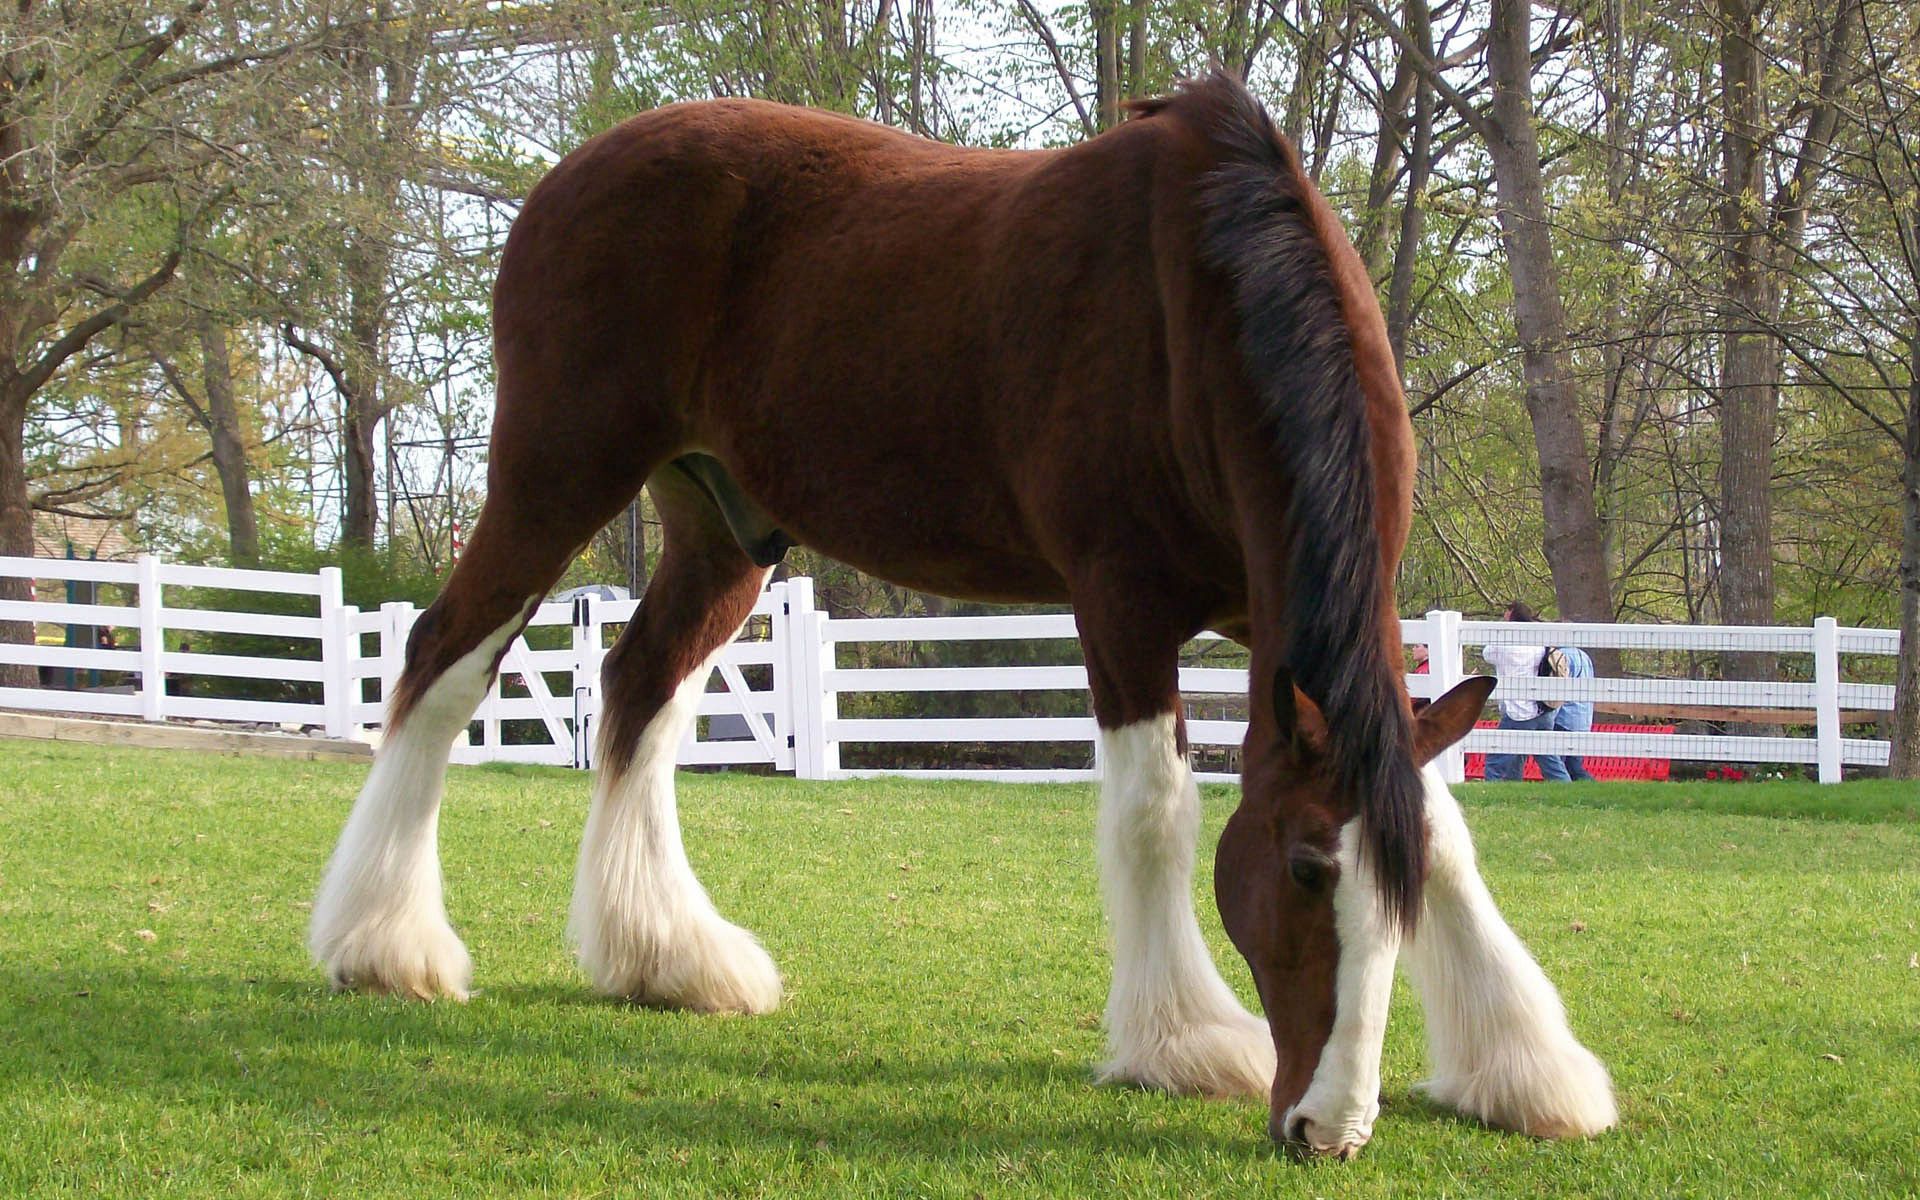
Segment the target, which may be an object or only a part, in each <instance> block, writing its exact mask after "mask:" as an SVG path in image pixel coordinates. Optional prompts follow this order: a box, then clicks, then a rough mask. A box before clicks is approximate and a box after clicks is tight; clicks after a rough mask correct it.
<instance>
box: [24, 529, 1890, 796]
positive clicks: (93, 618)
mask: <svg viewBox="0 0 1920 1200" xmlns="http://www.w3.org/2000/svg"><path fill="white" fill-rule="evenodd" d="M3 576H13V577H16V578H26V579H30V580H40V581H54V582H62V583H64V582H65V581H76V582H77V583H79V584H81V585H84V586H86V587H89V588H97V587H100V586H102V585H104V586H107V587H114V588H118V589H121V590H123V591H124V592H125V593H126V594H127V600H126V602H124V603H115V604H105V603H100V602H98V597H97V596H96V597H93V598H92V599H89V600H79V601H51V600H39V599H34V600H0V620H12V621H30V622H36V623H38V624H40V625H41V626H43V627H46V626H51V627H54V628H57V629H60V630H65V631H68V632H71V631H72V630H75V629H91V630H108V631H113V636H112V637H110V638H107V639H104V640H106V641H108V642H110V643H112V644H106V645H102V644H94V645H82V646H73V645H43V644H27V645H23V644H19V643H4V642H0V663H16V664H25V665H29V666H33V667H36V668H39V669H41V671H42V672H43V674H44V675H46V678H44V679H43V681H42V682H43V686H41V687H35V688H22V687H0V707H11V708H24V709H37V710H41V711H55V712H75V713H92V714H101V715H107V716H122V717H138V718H141V719H144V720H149V721H158V720H165V719H174V718H178V719H199V720H216V721H243V722H255V723H268V724H293V725H299V726H302V727H311V728H317V729H321V730H324V731H325V732H326V733H328V734H330V735H332V736H335V737H366V738H368V739H369V740H371V739H373V738H375V737H377V734H375V733H374V732H373V731H375V730H377V728H378V727H379V725H380V724H381V722H382V720H383V718H384V709H385V703H386V699H387V697H388V696H389V695H390V694H391V691H392V688H393V685H394V683H395V682H396V681H397V680H398V678H399V675H400V670H401V667H402V665H403V663H404V660H405V651H406V640H407V635H408V633H409V632H411V630H412V628H413V623H414V621H415V620H416V619H417V618H418V616H419V610H417V609H415V608H414V607H413V606H412V605H410V604H386V605H383V606H382V607H381V608H379V609H378V610H375V611H370V612H362V611H360V610H358V609H356V608H353V607H351V606H348V605H346V604H344V603H343V602H342V598H341V578H340V572H339V571H338V570H337V569H333V568H328V569H325V570H322V571H320V572H318V573H316V574H313V575H301V574H293V573H288V572H278V571H242V570H230V569H226V568H218V567H189V566H178V565H174V564H171V563H163V562H161V561H159V560H158V559H156V558H153V557H151V556H147V557H142V558H141V559H139V560H138V561H137V562H131V563H104V562H90V561H84V562H83V561H75V560H61V559H25V558H0V577H3ZM169 589H220V590H222V591H225V592H234V593H239V594H240V595H241V596H248V595H258V596H272V597H274V598H275V599H274V601H273V603H274V604H276V605H277V606H278V607H281V608H285V607H289V606H292V607H298V608H300V609H301V611H300V612H297V613H292V614H286V613H269V612H259V611H244V610H241V609H239V608H234V607H228V608H209V607H206V606H205V604H204V603H200V604H196V605H195V606H193V607H187V606H185V605H183V604H180V603H178V602H177V601H178V600H179V599H180V597H178V595H176V596H175V597H174V599H175V601H176V602H175V603H168V596H167V593H168V590H169ZM289 598H291V600H289ZM201 599H202V600H203V601H204V599H205V598H204V597H202V598H201ZM636 607H637V602H635V601H632V600H621V601H607V600H598V599H592V598H581V599H578V600H575V601H573V602H571V603H560V604H543V605H541V606H539V607H538V608H537V609H535V611H534V614H533V617H532V619H531V620H530V621H529V622H528V631H527V634H526V635H523V636H522V637H520V638H517V639H515V641H514V643H513V644H512V646H511V647H510V648H509V649H508V651H507V654H506V657H505V658H504V660H503V661H502V663H501V672H500V678H499V679H497V680H496V681H495V682H494V684H493V686H492V688H491V689H489V692H488V695H487V698H486V700H485V701H484V702H483V703H482V705H481V706H480V709H479V711H478V712H477V713H476V714H475V715H474V721H473V724H472V726H471V727H470V734H469V737H468V739H467V740H466V742H465V743H464V744H462V745H460V746H457V747H456V748H455V751H454V758H455V761H459V762H489V761H494V762H497V761H513V762H533V763H552V764H557V765H562V766H576V767H579V766H589V765H591V763H592V756H593V733H594V729H595V726H596V721H597V717H598V714H599V706H600V696H599V686H600V682H599V681H600V667H601V663H602V660H603V659H604V658H605V657H606V654H607V650H608V649H609V647H610V646H611V644H612V640H613V638H614V637H615V636H617V633H618V631H619V629H620V628H621V627H622V626H623V625H624V624H625V623H626V622H627V621H628V620H630V619H631V618H632V616H633V613H634V610H635V608H636ZM123 633H126V634H131V639H132V641H133V643H134V644H133V645H132V646H130V647H129V646H121V645H119V644H118V642H119V638H120V636H121V635H122V634H123ZM234 634H238V635H252V636H257V637H261V638H266V639H271V644H272V653H270V654H246V653H239V652H233V651H226V652H219V653H213V652H209V651H208V650H207V649H205V648H204V646H205V642H204V639H205V638H206V637H207V636H209V635H234ZM1401 634H1402V638H1403V640H1404V641H1405V642H1406V643H1407V644H1409V645H1412V644H1416V643H1418V644H1424V645H1426V646H1427V647H1428V651H1429V660H1428V661H1429V663H1430V673H1427V674H1418V675H1409V676H1408V677H1407V686H1408V689H1409V691H1411V692H1412V693H1413V694H1414V695H1415V696H1429V697H1430V696H1436V695H1439V694H1440V693H1441V692H1442V691H1444V690H1445V689H1446V688H1448V687H1451V686H1452V685H1453V684H1454V683H1456V682H1458V681H1459V680H1460V679H1462V678H1464V677H1465V676H1466V675H1469V674H1473V673H1477V669H1481V668H1483V667H1484V664H1483V663H1482V662H1481V661H1480V660H1479V658H1478V651H1479V650H1483V649H1484V648H1485V647H1486V646H1488V645H1492V644H1497V643H1523V644H1535V645H1538V644H1541V643H1543V642H1544V643H1551V644H1554V645H1578V646H1582V647H1585V648H1588V649H1603V648H1612V649H1618V650H1623V651H1629V652H1631V651H1662V652H1704V653H1708V654H1724V653H1726V652H1729V651H1751V650H1764V651H1770V652H1773V653H1775V654H1779V655H1782V656H1783V657H1785V658H1787V659H1794V660H1798V661H1797V662H1796V663H1795V667H1794V669H1795V670H1796V671H1797V672H1798V673H1799V674H1800V675H1801V676H1802V678H1800V679H1799V680H1797V681H1785V682H1782V681H1778V680H1760V681H1747V680H1703V679H1690V678H1645V677H1641V678H1626V677H1622V678H1598V679H1579V680H1567V679H1555V678H1545V677H1542V678H1534V679H1524V680H1515V681H1507V682H1503V683H1502V685H1501V690H1500V692H1498V693H1496V698H1501V697H1508V696H1520V697H1528V698H1536V699H1557V700H1587V701H1592V702H1595V703H1597V704H1599V705H1600V706H1601V707H1602V708H1606V707H1608V706H1609V705H1611V706H1614V707H1622V706H1629V707H1630V706H1641V707H1643V708H1644V707H1657V708H1659V709H1661V710H1662V711H1667V712H1682V713H1684V712H1686V711H1689V710H1699V711H1702V712H1706V711H1710V710H1717V709H1724V708H1727V707H1738V708H1740V709H1743V710H1746V711H1748V712H1752V711H1756V710H1757V711H1759V712H1762V713H1766V712H1772V711H1777V712H1779V713H1780V724H1781V725H1783V726H1785V725H1805V726H1811V728H1812V731H1813V733H1812V736H1808V737H1786V736H1729V735H1724V734H1685V735H1675V734H1666V735H1659V736H1655V735H1653V734H1647V733H1584V734H1582V733H1566V732H1549V731H1539V732H1526V731H1500V730H1476V731H1475V732H1474V733H1473V734H1471V735H1470V736H1469V737H1468V739H1467V740H1466V742H1465V743H1463V745H1462V746H1460V747H1457V748H1456V749H1455V750H1454V751H1452V752H1451V753H1450V754H1449V755H1448V759H1447V762H1446V764H1445V765H1446V769H1447V771H1448V774H1449V776H1450V777H1452V778H1454V779H1456V780H1457V779H1459V778H1460V777H1461V773H1462V763H1463V755H1464V753H1465V752H1466V751H1480V752H1486V751H1490V752H1494V753H1529V754H1584V755H1624V756H1644V757H1654V758H1665V759H1691V760H1696V761H1708V762H1748V763H1755V762H1757V763H1804V764H1809V765H1812V766H1814V767H1815V768H1816V769H1817V772H1818V775H1819V777H1820V779H1822V780H1823V781H1835V780H1838V779H1840V778H1841V776H1842V773H1843V770H1844V768H1845V767H1848V766H1883V765H1885V763H1886V762H1887V756H1888V745H1887V743H1886V742H1885V741H1881V740H1877V739H1874V738H1870V737H1848V736H1846V729H1845V727H1844V726H1843V717H1847V716H1848V714H1852V715H1853V716H1854V717H1858V716H1859V715H1860V714H1862V713H1878V712H1885V711H1888V710H1890V709H1891V708H1892V706H1893V688H1892V687H1891V686H1890V685H1887V684H1884V683H1875V682H1851V681H1848V680H1847V679H1846V678H1845V676H1846V675H1847V673H1848V672H1847V667H1848V665H1849V664H1850V663H1855V662H1859V661H1861V660H1862V659H1871V658H1875V657H1878V658H1884V657H1885V656H1889V655H1897V654H1899V653H1900V640H1899V635H1898V633H1897V631H1895V630H1890V629H1842V628H1840V627H1838V626H1837V625H1836V624H1835V623H1834V621H1833V620H1831V619H1830V618H1825V617H1823V618H1820V619H1819V620H1817V621H1815V622H1814V623H1813V625H1812V626H1810V627H1803V628H1794V627H1771V626H1769V627H1739V626H1680V625H1674V626H1662V625H1611V624H1536V625H1515V624H1508V623H1503V622H1498V621H1467V620H1464V619H1462V617H1461V616H1460V614H1459V613H1455V612H1430V613H1428V614H1427V615H1426V616H1424V617H1419V618H1409V619H1405V620H1403V621H1402V622H1401ZM196 636H198V637H201V638H202V639H203V649H201V650H195V649H193V648H192V639H193V638H194V637H196ZM1076 636H1077V631H1076V629H1075V626H1074V621H1073V617H1072V616H1071V615H1070V614H1050V615H1004V616H985V617H903V618H857V619H839V620H832V619H829V618H828V617H827V615H826V614H825V613H823V612H820V611H819V610H818V609H816V608H815V606H814V597H813V582H812V580H809V579H805V578H800V579H790V580H787V581H785V582H782V583H776V584H773V585H771V586H770V587H769V588H768V589H767V591H766V592H765V593H764V594H763V595H762V596H761V597H760V600H759V602H758V603H757V604H756V605H755V606H754V610H753V616H752V618H750V619H749V621H748V623H747V628H746V630H745V631H744V632H743V635H742V637H741V639H740V640H737V641H735V642H733V643H732V644H731V645H729V646H727V647H726V648H725V649H724V650H723V651H722V652H721V653H720V655H719V656H718V657H717V659H716V661H715V670H714V674H715V675H716V676H717V678H718V689H717V690H710V691H708V692H707V693H706V694H705V696H703V697H702V699H701V702H700V707H699V713H700V717H701V720H700V721H699V722H698V723H697V725H696V728H695V730H694V731H693V732H692V733H691V734H690V735H689V736H688V739H687V741H686V742H685V743H684V744H683V745H682V746H681V749H680V758H679V761H680V762H681V763H682V764H686V765H695V764H705V765H719V764H731V765H740V764H760V765H764V766H769V767H771V768H773V769H775V770H781V771H793V772H794V773H795V774H797V775H799V776H801V777H802V778H809V779H826V778H836V777H842V776H847V775H853V774H860V773H904V774H929V775H941V776H947V777H956V778H990V779H998V780H1037V779H1047V780H1060V779H1088V778H1093V777H1095V776H1097V775H1098V767H1099V764H1098V763H1097V762H1096V761H1095V752H1096V747H1097V744H1098V738H1097V729H1096V726H1095V723H1094V719H1093V718H1092V717H1091V716H1052V717H1049V716H1038V717H1036V716H1011V717H936V716H895V717H872V716H868V717H842V716H841V715H840V697H842V696H844V695H859V694H879V693H885V694H898V693H904V694H914V695H923V696H932V695H940V694H951V693H965V692H1000V693H1004V692H1032V691H1051V692H1061V691H1065V692H1077V693H1084V692H1085V691H1086V687H1087V676H1086V668H1085V667H1083V666H1079V665H1055V666H991V667H931V668H928V667H859V666H845V667H843V666H841V665H840V662H841V659H842V655H841V653H840V648H841V647H843V646H855V645H858V644H862V643H869V644H871V643H908V644H910V643H920V642H995V641H1010V640H1013V641H1023V642H1025V641H1043V642H1044V641H1050V640H1051V641H1068V640H1072V639H1075V638H1076ZM1211 636H1212V635H1208V637H1211ZM530 639H531V640H530ZM69 640H70V639H69ZM1470 647H1471V648H1473V649H1472V650H1471V651H1470V649H1469V648H1470ZM1883 674H1884V672H1883ZM233 679H239V680H254V681H260V680H269V681H275V682H276V683H277V684H278V685H279V686H278V688H277V690H278V691H280V692H282V693H283V696H284V698H281V699H245V698H237V697H219V696H210V695H206V694H204V693H206V692H208V691H214V690H219V689H220V687H221V685H220V684H218V683H216V682H214V681H219V680H233ZM1180 685H1181V689H1182V691H1183V692H1184V693H1185V694H1186V695H1187V696H1188V698H1189V699H1190V700H1191V699H1192V698H1194V697H1200V696H1208V695H1214V696H1243V695H1245V694H1246V689H1247V673H1246V672H1245V671H1244V670H1239V669H1232V668H1220V667H1186V668H1183V669H1182V670H1181V672H1180ZM708 686H709V688H713V687H714V683H713V682H712V681H711V680H710V681H709V684H708ZM1809 718H1811V719H1809ZM1187 734H1188V738H1189V740H1190V741H1191V742H1193V743H1194V744H1195V745H1196V746H1229V747H1231V746H1238V745H1239V744H1240V742H1241V741H1242V740H1243V739H1244V738H1245V736H1246V724H1245V722H1244V721H1234V720H1217V719H1198V720H1189V721H1188V723H1187ZM915 743H958V744H968V745H982V744H985V745H1002V746H1004V745H1015V746H1018V745H1021V744H1033V743H1054V744H1058V743H1084V744H1085V746H1086V750H1085V754H1084V755H1083V756H1081V760H1082V762H1083V763H1084V764H1085V765H1083V766H1078V767H1069V768H1037V767H1031V766H1029V767H1014V768H979V769H971V770H940V771H931V770H929V771H900V770H899V769H898V768H890V767H887V766H885V765H880V766H869V767H866V768H862V769H861V770H852V769H848V768H846V767H843V766H842V762H841V757H842V751H843V748H846V747H851V746H867V747H881V746H886V745H901V744H915ZM863 757H864V758H865V759H866V760H867V761H869V762H874V761H880V762H882V763H883V764H884V758H885V756H884V754H877V753H875V752H874V751H873V750H871V749H869V750H868V751H866V752H864V753H863ZM1202 777H1203V778H1212V779H1227V778H1232V776H1230V775H1223V774H1212V775H1203V776H1202Z"/></svg>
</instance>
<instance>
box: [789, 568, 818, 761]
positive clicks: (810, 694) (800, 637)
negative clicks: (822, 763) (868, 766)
mask: <svg viewBox="0 0 1920 1200" xmlns="http://www.w3.org/2000/svg"><path fill="white" fill-rule="evenodd" d="M785 586H786V591H787V594H786V598H785V600H784V602H783V604H782V607H783V608H784V609H785V615H786V618H787V621H786V624H787V646H786V650H787V657H786V668H787V703H788V705H789V706H790V707H791V708H792V711H793V715H792V717H791V718H790V721H791V727H792V731H793V775H794V778H795V779H818V778H820V773H819V754H818V751H817V749H816V747H817V746H818V745H819V740H818V736H817V734H816V733H815V730H814V721H813V714H814V709H815V708H816V707H818V705H819V703H820V681H819V680H818V679H816V678H814V676H813V674H812V672H813V670H814V668H815V667H816V666H817V663H818V656H817V655H814V656H810V655H808V654H807V647H806V643H807V633H808V629H809V628H810V620H809V618H810V617H811V615H812V613H813V580H811V579H809V578H807V577H806V576H804V575H801V576H796V577H794V578H791V579H788V580H787V581H786V585H785Z"/></svg>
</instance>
